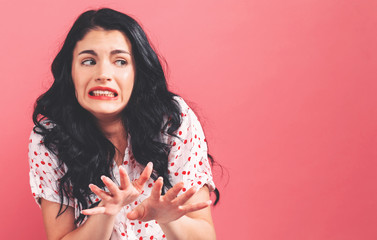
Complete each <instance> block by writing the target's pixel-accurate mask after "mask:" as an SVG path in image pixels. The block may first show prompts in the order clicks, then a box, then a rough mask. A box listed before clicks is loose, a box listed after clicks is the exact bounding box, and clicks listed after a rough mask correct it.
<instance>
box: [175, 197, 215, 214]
mask: <svg viewBox="0 0 377 240" xmlns="http://www.w3.org/2000/svg"><path fill="white" fill-rule="evenodd" d="M211 203H212V201H211V200H208V201H206V202H200V203H193V204H187V205H184V206H179V207H178V208H179V209H181V210H182V211H183V212H184V214H186V213H189V212H194V211H198V210H200V209H203V208H206V207H208V206H210V205H211Z"/></svg>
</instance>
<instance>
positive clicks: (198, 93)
mask: <svg viewBox="0 0 377 240" xmlns="http://www.w3.org/2000/svg"><path fill="white" fill-rule="evenodd" d="M102 6H108V7H112V8H116V9H118V10H120V11H123V12H126V13H130V14H132V15H133V16H136V18H137V19H138V20H140V21H141V23H142V24H143V25H144V27H145V30H146V31H147V32H148V33H149V36H150V38H151V39H152V41H153V43H154V44H155V46H156V48H157V49H158V50H159V52H160V53H161V54H162V55H163V56H164V57H165V58H166V59H167V61H168V63H169V66H170V76H169V83H170V86H171V88H172V89H173V90H174V91H176V92H178V93H180V94H181V95H182V96H183V97H184V98H185V99H186V100H188V101H189V102H190V101H191V102H192V103H193V104H191V105H192V106H193V107H194V109H196V111H197V113H198V115H199V116H200V118H201V121H202V124H203V126H204V128H205V131H206V134H207V138H208V139H209V146H210V150H211V153H212V154H213V155H214V156H215V157H216V160H217V161H219V162H220V163H221V164H222V165H223V166H224V168H225V170H226V171H225V172H224V175H223V176H221V175H220V173H221V172H220V171H219V169H218V168H215V169H214V171H215V175H216V182H217V185H218V187H219V188H220V190H221V193H222V199H221V202H220V204H219V205H218V206H217V207H215V208H214V210H213V217H214V221H215V225H216V231H217V236H218V239H220V240H221V239H255V240H275V239H280V240H291V239H299V240H301V239H313V240H317V239H321V240H330V239H331V240H332V239H342V240H345V239H350V240H351V239H352V240H354V239H363V240H372V239H373V240H375V239H377V227H376V226H377V81H376V80H377V2H376V1H375V0H369V1H368V0H364V1H357V0H354V1H350V0H342V1H335V0H316V1H315V0H305V1H303V0H287V1H280V0H265V1H257V0H249V1H230V0H229V1H225V0H223V1H221V0H205V1H203V0H201V1H198V0H191V1H174V0H166V1H155V0H151V1H146V0H145V1H144V0H142V1H136V0H135V1H126V0H119V1H115V0H113V1H104V0H102V1H96V0H81V1H73V0H69V1H59V2H57V1H56V2H54V3H52V1H47V0H46V1H23V2H20V1H13V2H12V3H11V1H1V6H0V22H1V38H0V39H1V40H0V41H1V44H0V54H1V60H0V61H1V62H0V73H1V77H2V78H1V80H0V81H1V88H2V90H1V94H0V100H1V104H0V107H1V113H2V116H1V120H0V121H1V124H0V127H1V130H0V132H1V138H0V141H1V142H0V146H1V150H0V154H1V155H0V159H1V162H2V165H1V168H0V176H1V181H0V190H1V199H0V207H1V211H0V213H1V214H0V228H1V232H0V236H1V238H2V239H45V235H44V230H43V224H42V217H41V212H40V210H39V208H38V207H37V205H36V204H35V203H34V200H33V198H32V196H31V192H30V188H29V182H28V159H27V145H28V136H29V134H30V131H31V128H32V121H31V114H32V109H33V103H34V101H35V99H36V97H37V96H38V95H39V94H41V93H42V91H44V90H46V88H47V87H48V86H49V85H50V83H51V74H50V71H49V67H50V63H51V61H52V59H53V57H54V56H55V54H56V53H57V51H58V48H59V46H60V44H61V43H62V41H63V39H64V37H65V35H66V33H67V31H68V29H69V27H70V26H71V25H72V23H73V21H74V19H75V18H76V17H77V16H78V15H79V14H80V13H81V12H83V11H84V10H87V9H89V8H93V7H95V8H97V7H102Z"/></svg>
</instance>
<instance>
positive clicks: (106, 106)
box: [71, 29, 135, 119]
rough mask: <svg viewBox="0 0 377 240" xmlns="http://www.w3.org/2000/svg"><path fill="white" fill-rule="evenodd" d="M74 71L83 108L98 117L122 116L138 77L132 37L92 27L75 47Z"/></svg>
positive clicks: (76, 87)
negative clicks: (136, 75)
mask: <svg viewBox="0 0 377 240" xmlns="http://www.w3.org/2000/svg"><path fill="white" fill-rule="evenodd" d="M71 74H72V79H73V84H74V86H75V92H76V98H77V101H78V102H79V104H80V105H81V106H82V107H83V108H84V109H86V110H87V111H89V112H90V113H92V114H93V115H94V116H95V117H96V118H97V119H103V118H119V117H120V115H119V114H120V112H121V111H122V110H123V109H124V108H125V107H126V105H127V103H128V101H129V99H130V97H131V93H132V89H133V86H134V79H135V62H134V58H133V55H132V47H131V43H130V41H129V39H128V38H127V37H126V35H125V34H124V33H122V32H120V31H118V30H103V29H95V30H91V31H89V32H88V33H87V34H86V35H85V36H84V38H83V39H82V40H80V41H78V42H77V43H76V46H75V48H74V50H73V59H72V72H71Z"/></svg>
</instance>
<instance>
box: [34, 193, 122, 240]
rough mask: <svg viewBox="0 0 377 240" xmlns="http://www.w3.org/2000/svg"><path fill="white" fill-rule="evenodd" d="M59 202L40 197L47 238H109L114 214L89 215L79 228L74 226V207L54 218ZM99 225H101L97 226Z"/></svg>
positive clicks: (99, 239)
mask: <svg viewBox="0 0 377 240" xmlns="http://www.w3.org/2000/svg"><path fill="white" fill-rule="evenodd" d="M59 207H60V204H59V203H55V202H50V201H48V200H45V199H43V198H42V199H41V208H42V216H43V222H44V226H45V229H46V234H47V239H49V240H58V239H59V240H60V239H61V240H63V239H64V240H68V239H82V240H85V239H91V240H96V239H98V240H104V239H109V238H110V236H111V233H112V230H113V225H114V219H115V215H105V214H100V215H96V216H92V217H89V218H88V220H87V221H86V222H85V223H84V224H83V225H82V226H80V227H79V228H76V226H75V224H74V221H75V213H74V208H72V207H68V208H67V210H66V211H65V212H64V213H63V214H62V215H60V216H59V217H58V218H56V215H57V213H58V211H59ZM98 226H101V227H98Z"/></svg>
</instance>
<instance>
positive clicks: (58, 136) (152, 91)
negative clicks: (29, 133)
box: [33, 8, 219, 223]
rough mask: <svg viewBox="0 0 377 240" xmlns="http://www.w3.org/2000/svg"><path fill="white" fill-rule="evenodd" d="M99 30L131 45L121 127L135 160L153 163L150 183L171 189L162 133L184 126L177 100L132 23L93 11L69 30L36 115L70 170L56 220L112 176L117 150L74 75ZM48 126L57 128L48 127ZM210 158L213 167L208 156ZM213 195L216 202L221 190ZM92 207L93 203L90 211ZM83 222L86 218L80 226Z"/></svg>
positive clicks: (47, 139)
mask: <svg viewBox="0 0 377 240" xmlns="http://www.w3.org/2000/svg"><path fill="white" fill-rule="evenodd" d="M95 29H103V30H118V31H120V32H123V33H124V34H125V35H126V36H127V38H128V39H129V40H130V42H131V46H132V53H133V56H134V59H135V65H136V73H135V81H134V87H133V90H132V94H131V97H130V100H129V102H128V103H127V106H126V107H125V109H124V110H123V111H122V113H121V115H122V120H123V125H124V127H125V129H126V131H127V133H128V134H129V135H130V136H131V147H132V153H133V155H134V157H135V160H136V161H137V162H138V163H140V164H141V165H143V166H146V164H147V163H148V162H149V161H152V162H153V168H154V171H153V173H152V178H153V179H157V178H158V176H162V177H163V179H164V187H166V188H171V187H172V184H171V183H170V182H169V177H168V176H169V174H168V154H169V152H170V148H171V146H170V145H169V144H166V143H164V142H163V141H162V139H161V133H163V134H167V135H170V136H175V135H174V132H175V131H176V130H177V129H178V128H179V126H180V125H181V115H180V113H181V112H180V111H181V110H180V107H179V105H178V103H177V102H176V101H175V100H174V98H173V97H174V96H176V95H175V94H174V93H172V92H170V91H169V90H168V89H167V83H166V78H165V74H164V71H163V68H162V65H161V63H160V61H159V58H158V56H157V54H156V53H155V51H154V50H153V48H152V47H151V45H150V43H149V41H148V38H147V36H146V34H145V33H144V31H143V29H142V28H141V26H140V25H139V24H138V23H137V22H136V21H135V20H134V19H133V18H131V17H129V16H127V15H125V14H123V13H120V12H117V11H115V10H112V9H108V8H103V9H99V10H97V11H95V10H90V11H87V12H84V13H83V14H81V15H80V16H79V17H78V18H77V20H76V21H75V23H74V24H73V26H72V28H71V30H70V31H69V33H68V35H67V37H66V39H65V42H64V44H63V46H62V48H61V50H60V52H59V53H58V54H57V56H56V57H55V59H54V61H53V63H52V66H51V71H52V74H53V77H54V82H53V84H52V86H51V87H50V89H48V90H47V92H45V93H44V94H42V95H41V96H40V97H39V98H38V99H37V101H36V104H35V109H34V113H33V121H34V124H35V127H34V131H35V132H37V133H39V134H41V135H42V136H43V143H44V145H45V146H46V148H47V149H48V150H49V151H51V152H52V153H54V154H55V155H56V156H57V157H58V159H59V163H60V165H61V166H62V165H63V164H65V165H66V166H67V171H66V172H65V174H64V176H63V177H62V178H61V179H60V181H59V195H60V198H61V203H60V209H59V212H58V215H57V216H59V215H60V214H62V213H63V212H64V211H65V210H66V208H65V209H63V197H67V198H68V199H69V198H76V199H78V202H79V207H80V208H81V209H86V208H88V204H87V200H88V199H89V200H90V198H89V196H90V195H91V194H92V192H91V191H90V189H89V188H88V185H89V184H90V183H94V184H96V185H98V186H100V187H104V184H103V183H102V181H101V180H100V176H102V175H106V176H109V177H110V176H111V174H112V173H111V169H112V164H113V158H114V155H115V151H116V150H115V146H114V145H113V144H112V143H111V142H110V141H109V140H108V139H107V138H106V137H105V136H104V135H103V133H102V132H101V130H100V129H99V127H98V125H97V124H96V120H95V118H94V116H92V115H91V114H90V113H89V112H88V111H86V110H85V109H84V108H82V107H81V106H80V104H79V103H78V102H77V99H76V96H75V88H74V85H73V80H72V76H71V65H72V57H73V56H72V55H73V50H74V48H75V46H76V43H77V42H78V41H80V40H81V39H83V38H84V36H85V34H87V33H88V32H89V31H90V30H95ZM46 121H48V122H52V123H53V126H54V127H47V126H46V125H45V124H44V123H45V122H46ZM209 158H210V160H211V162H212V163H213V159H212V157H211V156H210V155H209ZM215 193H216V196H217V199H216V201H215V203H217V201H218V198H219V196H218V195H219V193H218V191H217V189H216V190H215ZM93 206H95V204H93V203H92V205H91V206H89V207H93ZM80 219H81V220H82V219H83V217H81V218H79V219H77V220H76V223H77V221H79V220H80ZM81 220H80V221H81Z"/></svg>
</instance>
